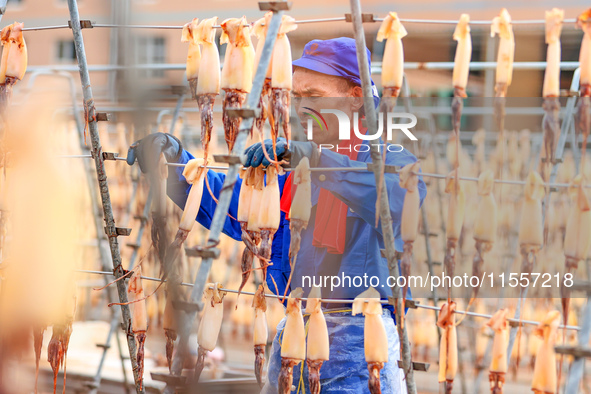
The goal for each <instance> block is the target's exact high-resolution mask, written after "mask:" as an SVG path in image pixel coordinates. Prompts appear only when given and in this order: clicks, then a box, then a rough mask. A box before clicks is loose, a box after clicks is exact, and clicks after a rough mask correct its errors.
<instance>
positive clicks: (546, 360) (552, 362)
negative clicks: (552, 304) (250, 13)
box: [531, 311, 560, 394]
mask: <svg viewBox="0 0 591 394" xmlns="http://www.w3.org/2000/svg"><path fill="white" fill-rule="evenodd" d="M559 321H560V312H558V311H551V312H548V314H547V315H546V317H545V318H544V320H542V321H541V322H540V324H539V325H538V327H536V330H535V332H534V333H535V335H537V336H538V337H540V338H542V344H541V345H540V347H539V349H538V354H537V355H536V363H535V367H534V376H533V380H532V384H531V389H532V391H533V392H534V393H535V394H553V393H556V389H557V383H558V379H557V374H556V352H555V351H554V345H555V343H556V338H557V335H558V324H559Z"/></svg>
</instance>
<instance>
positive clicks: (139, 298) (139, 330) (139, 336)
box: [127, 266, 148, 389]
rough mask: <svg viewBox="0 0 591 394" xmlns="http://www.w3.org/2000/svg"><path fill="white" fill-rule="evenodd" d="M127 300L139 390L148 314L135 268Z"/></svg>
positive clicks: (140, 275)
mask: <svg viewBox="0 0 591 394" xmlns="http://www.w3.org/2000/svg"><path fill="white" fill-rule="evenodd" d="M127 299H128V302H129V303H130V304H129V309H130V312H131V327H130V329H131V333H133V334H134V335H135V339H136V343H137V367H138V373H137V374H138V379H139V383H140V389H141V388H142V385H143V380H144V344H145V342H146V331H148V313H147V310H146V296H145V294H144V288H143V286H142V268H141V266H139V267H137V269H136V270H134V271H133V274H131V278H130V279H129V284H128V287H127Z"/></svg>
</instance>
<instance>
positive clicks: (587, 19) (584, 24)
mask: <svg viewBox="0 0 591 394" xmlns="http://www.w3.org/2000/svg"><path fill="white" fill-rule="evenodd" d="M577 26H578V27H580V28H581V29H582V30H583V33H584V34H583V41H582V43H581V51H580V52H579V69H580V71H581V74H580V85H581V91H580V94H579V96H580V98H579V105H578V108H577V117H576V126H577V127H576V128H575V132H576V134H582V135H583V144H582V147H581V174H585V163H586V160H585V154H586V151H587V138H588V137H589V128H590V127H591V118H590V117H589V111H590V110H591V98H590V97H591V8H589V9H588V10H587V11H585V12H583V13H582V14H581V15H579V17H578V18H577Z"/></svg>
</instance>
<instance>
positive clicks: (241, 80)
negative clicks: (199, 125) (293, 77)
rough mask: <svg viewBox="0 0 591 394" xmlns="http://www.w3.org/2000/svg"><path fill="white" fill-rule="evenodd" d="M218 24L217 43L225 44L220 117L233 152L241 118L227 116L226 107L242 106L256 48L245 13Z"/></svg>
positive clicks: (249, 80)
mask: <svg viewBox="0 0 591 394" xmlns="http://www.w3.org/2000/svg"><path fill="white" fill-rule="evenodd" d="M221 26H222V30H223V33H222V35H221V37H220V44H228V45H227V47H226V57H225V58H224V66H223V68H222V76H221V87H222V89H223V90H224V91H225V92H226V95H225V97H224V104H223V114H222V118H223V122H224V134H225V136H226V144H227V145H228V150H229V151H230V152H232V150H233V149H234V142H235V141H236V137H237V136H238V129H239V127H240V121H241V118H238V117H236V118H233V117H230V116H228V114H227V112H226V109H228V108H242V105H243V104H244V101H245V100H246V95H247V93H249V92H250V88H251V87H252V78H253V69H254V58H255V50H254V47H253V45H252V41H251V40H250V27H249V26H248V25H247V24H246V18H245V17H242V18H229V19H226V20H225V21H223V22H222V24H221ZM290 64H291V63H290ZM251 133H252V130H251Z"/></svg>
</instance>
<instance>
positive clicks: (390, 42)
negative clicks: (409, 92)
mask: <svg viewBox="0 0 591 394" xmlns="http://www.w3.org/2000/svg"><path fill="white" fill-rule="evenodd" d="M407 34H408V33H407V32H406V29H405V28H404V26H403V25H402V23H400V19H398V14H397V13H396V12H390V13H388V15H387V16H386V17H385V18H384V21H383V22H382V25H381V26H380V30H378V36H377V40H378V41H380V42H382V41H384V40H386V47H385V48H384V57H383V59H382V86H383V93H382V99H386V100H385V104H386V112H392V110H393V109H394V107H395V106H396V98H397V97H398V96H399V95H400V89H401V88H402V80H403V76H404V47H403V45H402V38H404V37H405V36H406V35H407Z"/></svg>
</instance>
